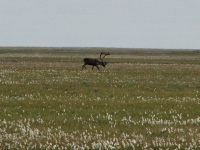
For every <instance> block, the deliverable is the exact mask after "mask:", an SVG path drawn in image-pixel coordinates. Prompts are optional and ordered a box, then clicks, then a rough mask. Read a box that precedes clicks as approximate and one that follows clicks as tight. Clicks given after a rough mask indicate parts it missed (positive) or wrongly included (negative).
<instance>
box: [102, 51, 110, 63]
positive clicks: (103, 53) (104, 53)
mask: <svg viewBox="0 0 200 150" xmlns="http://www.w3.org/2000/svg"><path fill="white" fill-rule="evenodd" d="M101 55H104V56H103V58H101ZM106 55H110V53H109V52H101V54H100V60H102V61H103V59H104V57H105V56H106Z"/></svg>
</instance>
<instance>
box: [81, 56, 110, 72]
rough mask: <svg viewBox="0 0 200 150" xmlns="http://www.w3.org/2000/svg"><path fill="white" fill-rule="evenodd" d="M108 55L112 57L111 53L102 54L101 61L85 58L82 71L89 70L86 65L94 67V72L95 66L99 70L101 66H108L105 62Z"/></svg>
mask: <svg viewBox="0 0 200 150" xmlns="http://www.w3.org/2000/svg"><path fill="white" fill-rule="evenodd" d="M103 55H104V56H103ZM107 55H110V53H109V52H101V54H100V61H99V60H98V59H94V58H84V59H83V62H84V64H83V66H82V69H83V68H85V69H87V68H86V67H85V66H86V65H90V66H92V70H93V68H94V66H95V67H97V69H98V70H99V67H98V66H99V65H100V66H103V67H105V66H106V65H107V62H105V61H103V59H104V58H105V56H107ZM102 56H103V57H102Z"/></svg>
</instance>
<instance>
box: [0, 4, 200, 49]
mask: <svg viewBox="0 0 200 150" xmlns="http://www.w3.org/2000/svg"><path fill="white" fill-rule="evenodd" d="M2 46H30V47H32V46H34V47H121V48H164V49H200V0H0V47H2Z"/></svg>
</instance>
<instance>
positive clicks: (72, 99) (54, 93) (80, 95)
mask: <svg viewBox="0 0 200 150" xmlns="http://www.w3.org/2000/svg"><path fill="white" fill-rule="evenodd" d="M100 51H109V52H110V53H111V55H109V56H107V58H106V61H108V62H109V63H108V65H107V66H106V68H103V67H101V66H100V71H98V70H97V69H96V68H94V70H91V67H90V66H88V67H87V70H82V68H81V67H82V65H83V63H82V59H83V58H84V57H94V58H98V57H99V53H100ZM199 55H200V53H199V52H198V51H180V50H179V51H175V50H174V51H167V50H139V49H103V48H94V49H92V48H82V49H81V48H41V49H40V48H27V49H26V48H7V49H6V48H0V80H1V81H0V82H1V84H0V111H1V113H0V137H1V138H0V148H2V149H9V148H10V149H81V148H85V149H100V148H101V149H133V148H135V149H150V148H152V149H159V148H160V149H167V148H169V149H176V148H177V149H189V148H191V149H199V148H200V141H199V139H200V129H199V125H200V94H199V89H200V88H199V87H200V84H199V81H200V76H199V72H200V65H199V62H200V57H199Z"/></svg>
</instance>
